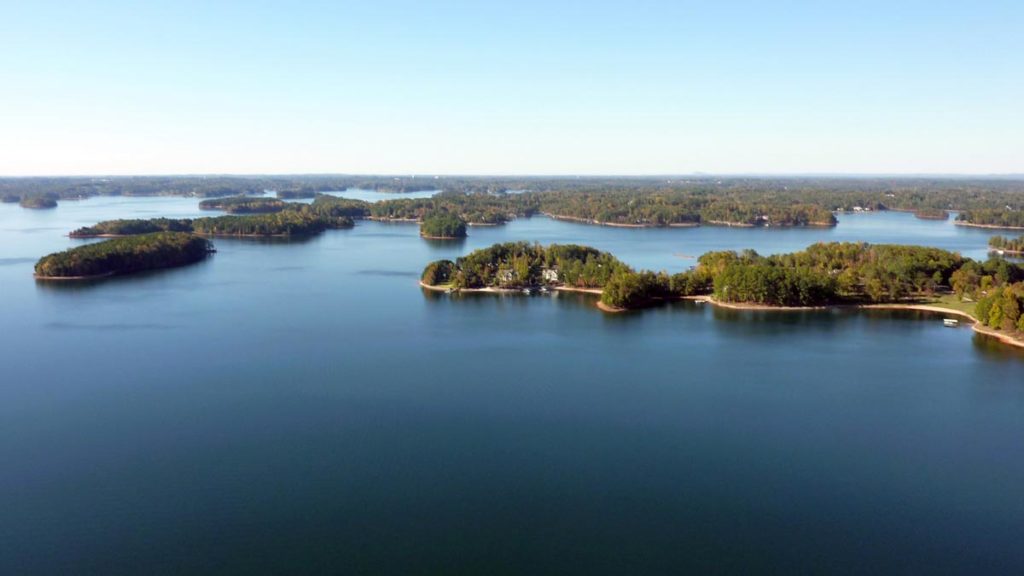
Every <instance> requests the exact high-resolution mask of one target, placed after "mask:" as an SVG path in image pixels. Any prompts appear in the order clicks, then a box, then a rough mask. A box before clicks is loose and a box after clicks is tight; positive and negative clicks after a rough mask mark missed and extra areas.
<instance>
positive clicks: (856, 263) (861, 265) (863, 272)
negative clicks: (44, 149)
mask: <svg viewBox="0 0 1024 576" xmlns="http://www.w3.org/2000/svg"><path fill="white" fill-rule="evenodd" d="M422 280H423V281H424V283H426V284H429V285H437V284H442V285H449V286H450V287H451V288H453V289H456V290H457V289H460V288H485V287H493V288H522V287H532V286H544V285H553V286H558V285H562V286H572V287H586V288H602V289H603V293H602V296H601V299H602V302H603V303H604V304H605V305H606V306H609V307H613V308H634V307H638V306H644V305H647V304H649V303H651V302H656V301H660V300H669V299H677V298H682V297H686V296H702V295H703V296H713V297H714V298H715V299H716V300H718V301H720V302H736V303H744V304H758V305H765V306H821V305H828V304H842V303H889V302H901V301H906V300H908V299H914V298H919V297H922V296H926V295H933V294H935V293H938V292H950V291H954V292H956V293H957V294H959V295H961V296H967V297H973V298H978V297H984V296H986V295H987V294H989V293H990V292H991V291H992V290H994V289H998V288H1000V287H1005V286H1010V285H1013V284H1014V283H1018V282H1021V281H1022V280H1024V268H1022V267H1020V266H1017V265H1015V264H1012V263H1010V262H1007V261H1006V260H1002V259H990V260H988V261H986V262H975V261H973V260H970V259H965V258H963V257H961V256H960V255H959V254H957V253H955V252H948V251H946V250H940V249H938V248H927V247H920V246H901V245H888V244H880V245H871V244H866V243H854V242H842V243H838V242H833V243H819V244H815V245H813V246H810V247H809V248H807V249H806V250H804V251H801V252H795V253H792V254H780V255H774V256H761V255H759V254H757V253H756V252H754V251H752V250H747V251H744V252H734V251H724V252H709V253H707V254H704V255H703V256H701V257H700V259H699V260H698V264H697V266H695V267H694V268H693V269H691V270H688V271H686V272H681V273H678V274H673V275H669V274H666V273H664V272H659V273H655V272H650V271H639V272H638V271H635V270H633V269H632V268H630V267H628V266H626V265H625V264H623V263H622V262H620V261H618V260H617V259H615V257H614V256H612V255H611V254H608V253H605V252H600V251H597V250H595V249H593V248H588V247H585V246H559V245H552V246H549V247H547V248H544V247H542V246H540V245H537V244H528V243H525V242H514V243H507V244H496V245H494V246H492V247H490V248H487V249H483V250H477V251H474V252H472V253H470V254H469V255H467V256H464V257H462V258H459V259H458V260H456V261H455V262H451V261H439V262H434V263H431V264H430V265H428V266H427V268H426V269H425V270H424V273H423V276H422ZM1011 316H1012V313H1011ZM1013 319H1014V321H1015V322H1016V319H1017V317H1016V316H1013Z"/></svg>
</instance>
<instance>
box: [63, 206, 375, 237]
mask: <svg viewBox="0 0 1024 576" xmlns="http://www.w3.org/2000/svg"><path fill="white" fill-rule="evenodd" d="M345 211H346V209H345V207H344V204H343V203H338V204H332V205H330V206H324V205H315V204H314V205H308V204H289V205H288V207H287V209H285V210H281V211H278V212H271V213H266V214H247V215H235V216H214V217H206V218H194V219H191V218H181V219H169V218H153V219H150V220H107V221H104V222H100V223H98V224H94V225H92V226H86V227H83V228H79V229H77V230H74V231H72V232H71V233H70V234H69V236H71V237H72V238H107V237H118V236H133V235H138V234H149V233H152V232H191V233H194V234H199V235H202V236H303V235H312V234H319V233H320V232H323V231H324V230H328V229H338V228H351V227H352V226H354V225H355V221H354V220H353V219H352V217H351V216H348V215H346V214H345V213H344V212H345Z"/></svg>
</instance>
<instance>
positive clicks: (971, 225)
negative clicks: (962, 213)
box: [953, 220, 1024, 230]
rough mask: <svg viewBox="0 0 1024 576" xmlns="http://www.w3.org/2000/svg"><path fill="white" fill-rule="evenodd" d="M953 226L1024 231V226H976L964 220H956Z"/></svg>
mask: <svg viewBox="0 0 1024 576" xmlns="http://www.w3.org/2000/svg"><path fill="white" fill-rule="evenodd" d="M953 224H954V225H956V226H966V227H968V228H990V229H992V230H1024V226H1002V225H999V224H975V223H973V222H964V221H963V220H954V221H953Z"/></svg>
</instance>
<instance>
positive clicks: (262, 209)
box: [199, 196, 286, 214]
mask: <svg viewBox="0 0 1024 576" xmlns="http://www.w3.org/2000/svg"><path fill="white" fill-rule="evenodd" d="M285 207H286V204H285V203H284V201H282V200H278V199H277V198H264V197H262V196H257V197H252V196H230V197H228V198H211V199H209V200H203V201H202V202H200V203H199V209H200V210H223V211H225V212H227V213H229V214H258V213H266V212H279V211H281V210H284V209H285Z"/></svg>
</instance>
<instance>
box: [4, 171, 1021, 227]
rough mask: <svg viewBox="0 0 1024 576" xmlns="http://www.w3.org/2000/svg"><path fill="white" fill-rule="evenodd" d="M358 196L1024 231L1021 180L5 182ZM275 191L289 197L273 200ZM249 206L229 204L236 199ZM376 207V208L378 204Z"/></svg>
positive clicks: (13, 190)
mask: <svg viewBox="0 0 1024 576" xmlns="http://www.w3.org/2000/svg"><path fill="white" fill-rule="evenodd" d="M350 188H359V189H370V190H377V191H388V192H394V193H396V196H397V195H400V194H401V193H403V192H414V191H424V190H440V191H442V193H441V194H439V195H437V196H435V198H432V199H421V200H410V199H401V198H396V199H395V200H388V201H385V202H382V203H378V204H382V205H381V206H378V207H376V208H373V209H368V210H370V212H371V213H370V214H369V215H368V216H366V217H372V218H374V219H381V220H385V219H387V220H406V219H415V220H420V219H422V217H423V215H424V214H425V213H427V212H433V211H436V210H439V209H447V210H448V211H450V212H454V213H456V214H458V215H459V216H460V217H461V218H463V219H464V220H466V221H467V222H468V223H470V224H500V223H502V222H505V221H507V220H509V219H511V218H515V217H522V216H530V215H532V214H535V213H538V212H543V213H547V214H550V215H552V216H555V217H562V218H566V219H573V220H578V221H582V222H590V223H594V224H609V225H623V226H671V225H695V224H701V223H703V224H721V225H729V226H829V225H834V224H835V218H834V213H836V212H851V211H859V210H866V211H873V210H906V211H911V212H914V213H915V214H917V215H918V217H922V218H929V219H941V218H945V217H946V216H945V215H946V214H948V211H950V210H954V211H960V214H959V215H958V217H957V223H959V224H962V225H977V226H994V227H996V226H998V227H1024V179H1021V178H954V177H949V178H912V177H905V178H898V177H890V178H854V177H848V178H840V177H833V178H825V177H786V178H782V177H779V178H773V177H716V176H689V177H684V176H679V177H586V178H568V177H559V178H553V177H500V176H493V177H483V176H481V177H458V176H437V177H408V176H359V175H351V176H349V175H311V176H258V177H254V176H208V177H202V176H180V177H105V178H0V197H2V198H3V200H4V201H5V202H20V201H26V202H28V203H29V204H32V203H34V202H36V201H35V200H33V199H34V198H44V197H45V198H48V199H50V200H53V201H59V200H64V199H81V198H88V197H91V196H107V195H109V196H116V195H126V196H154V195H178V196H196V197H201V198H218V200H217V201H216V202H209V203H206V204H205V206H204V207H210V208H211V209H213V208H214V207H217V206H219V207H221V208H222V209H225V210H230V211H235V212H238V213H242V212H245V211H247V210H248V211H269V210H275V209H279V208H280V206H279V205H278V204H276V203H277V202H281V201H282V200H283V199H294V198H310V197H316V195H317V192H324V191H340V190H347V189H350ZM268 192H274V193H276V195H277V198H263V197H262V195H263V194H266V193H268ZM238 196H242V197H249V199H245V198H239V199H234V200H226V199H225V198H224V197H238ZM375 206H376V205H375Z"/></svg>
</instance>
